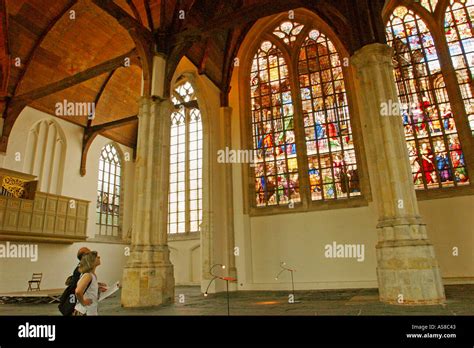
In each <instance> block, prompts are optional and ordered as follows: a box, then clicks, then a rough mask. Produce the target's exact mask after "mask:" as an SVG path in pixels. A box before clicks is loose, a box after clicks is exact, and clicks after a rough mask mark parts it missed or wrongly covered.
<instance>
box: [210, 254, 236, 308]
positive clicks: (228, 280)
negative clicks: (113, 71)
mask: <svg viewBox="0 0 474 348" xmlns="http://www.w3.org/2000/svg"><path fill="white" fill-rule="evenodd" d="M216 266H221V268H222V269H225V265H221V264H220V263H217V264H215V265H213V266H212V267H211V269H210V270H209V274H210V275H211V276H212V277H213V278H212V279H211V281H210V282H209V285H208V286H207V288H206V292H205V293H204V296H205V297H207V295H208V293H207V290H209V287H210V286H211V284H212V282H213V281H214V280H216V279H221V280H225V283H226V292H227V315H228V316H230V296H229V282H235V281H237V279H236V278H232V277H221V276H218V275H215V274H213V273H212V270H213V268H214V267H216Z"/></svg>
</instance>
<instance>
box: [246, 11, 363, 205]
mask: <svg viewBox="0 0 474 348" xmlns="http://www.w3.org/2000/svg"><path fill="white" fill-rule="evenodd" d="M304 22H305V21H302V22H301V23H304ZM306 22H307V21H306ZM301 23H300V22H299V21H297V20H295V21H293V22H292V21H288V20H284V21H283V22H281V23H280V24H279V25H278V26H276V28H275V29H274V30H272V31H271V33H272V34H273V35H266V36H265V38H264V39H263V41H262V42H261V44H260V45H259V47H258V49H257V53H256V54H255V56H254V58H253V61H252V67H251V71H250V97H251V105H252V136H253V149H254V152H255V158H256V163H254V164H252V167H253V168H252V172H253V174H254V180H255V196H254V197H255V203H256V207H257V208H258V207H267V206H287V205H288V204H291V203H300V202H302V201H303V200H304V201H307V202H311V201H329V200H337V199H347V198H351V197H354V196H359V195H360V194H361V191H360V186H359V179H358V172H357V163H356V155H355V150H354V144H353V139H352V127H351V122H350V115H349V108H348V102H347V95H346V89H345V84H344V75H343V67H342V64H341V60H340V57H339V53H338V52H337V50H336V48H335V46H334V44H333V42H331V40H330V39H329V38H328V37H327V36H326V35H325V34H323V33H322V32H321V31H319V30H316V29H314V28H313V27H312V25H311V24H309V23H306V24H301ZM293 64H294V66H293ZM291 72H295V75H293V74H292V73H291ZM292 86H294V87H296V88H297V89H299V91H300V95H299V96H295V95H294V94H292V92H293V93H294V92H295V91H292ZM306 195H307V196H306Z"/></svg>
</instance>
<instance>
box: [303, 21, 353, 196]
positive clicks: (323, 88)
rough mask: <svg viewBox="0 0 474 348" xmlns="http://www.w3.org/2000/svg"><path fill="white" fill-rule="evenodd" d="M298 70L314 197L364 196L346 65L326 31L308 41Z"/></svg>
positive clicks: (312, 34) (310, 178) (313, 33)
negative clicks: (351, 115) (351, 117)
mask: <svg viewBox="0 0 474 348" xmlns="http://www.w3.org/2000/svg"><path fill="white" fill-rule="evenodd" d="M298 73H299V82H300V92H301V100H302V109H303V117H304V127H305V135H306V148H307V155H308V163H309V180H310V185H311V197H312V199H313V200H328V199H337V198H348V197H350V196H357V195H360V188H359V179H358V174H357V164H356V157H355V150H354V143H353V139H352V129H351V122H350V117H349V108H348V104H347V95H346V88H345V85H344V76H343V71H342V64H341V60H340V58H339V54H338V52H337V51H336V48H335V47H334V45H333V43H332V42H331V41H330V40H329V39H328V38H327V37H326V36H325V35H324V34H322V33H321V32H319V31H317V30H312V31H310V33H309V35H308V37H307V38H306V40H305V41H304V43H303V46H302V47H301V49H300V54H299V63H298Z"/></svg>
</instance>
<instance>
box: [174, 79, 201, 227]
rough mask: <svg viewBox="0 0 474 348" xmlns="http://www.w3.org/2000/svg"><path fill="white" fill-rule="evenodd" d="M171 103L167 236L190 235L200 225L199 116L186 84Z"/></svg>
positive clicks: (191, 87)
mask: <svg viewBox="0 0 474 348" xmlns="http://www.w3.org/2000/svg"><path fill="white" fill-rule="evenodd" d="M172 101H173V103H174V105H175V108H176V111H175V112H173V113H172V115H171V144H170V191H169V200H168V233H170V234H184V233H193V232H198V231H200V227H201V221H202V122H201V112H200V111H199V107H198V103H197V99H196V95H195V91H194V88H193V86H192V85H191V83H189V82H188V81H185V82H183V83H181V84H179V85H178V86H177V87H176V88H175V90H174V94H173V97H172Z"/></svg>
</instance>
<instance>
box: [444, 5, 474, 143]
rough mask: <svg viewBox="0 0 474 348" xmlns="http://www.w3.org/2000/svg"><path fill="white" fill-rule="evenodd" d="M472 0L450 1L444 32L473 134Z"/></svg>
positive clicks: (473, 10) (473, 48)
mask: <svg viewBox="0 0 474 348" xmlns="http://www.w3.org/2000/svg"><path fill="white" fill-rule="evenodd" d="M473 18H474V0H451V1H450V5H449V6H448V9H447V11H446V20H445V31H446V39H447V41H448V46H449V51H450V55H451V59H452V62H453V65H454V69H455V71H456V75H457V78H458V82H459V86H460V88H461V93H462V98H463V100H464V105H465V108H466V113H467V116H468V119H469V124H470V126H471V131H472V133H473V134H474V82H473V77H474V35H473V34H474V28H473V27H472V19H473Z"/></svg>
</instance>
